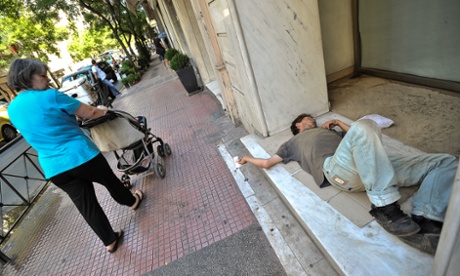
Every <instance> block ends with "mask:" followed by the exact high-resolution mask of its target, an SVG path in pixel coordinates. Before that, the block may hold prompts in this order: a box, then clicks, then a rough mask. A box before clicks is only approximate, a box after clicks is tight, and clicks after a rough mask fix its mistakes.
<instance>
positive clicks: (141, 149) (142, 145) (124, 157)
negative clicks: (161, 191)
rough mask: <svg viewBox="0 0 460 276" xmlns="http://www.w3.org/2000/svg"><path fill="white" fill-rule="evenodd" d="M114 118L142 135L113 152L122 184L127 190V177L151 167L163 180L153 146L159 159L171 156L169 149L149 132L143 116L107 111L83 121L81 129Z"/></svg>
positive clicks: (128, 185)
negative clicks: (121, 120) (123, 121)
mask: <svg viewBox="0 0 460 276" xmlns="http://www.w3.org/2000/svg"><path fill="white" fill-rule="evenodd" d="M115 118H123V119H126V120H127V121H128V122H129V124H130V125H131V126H132V127H134V128H135V129H136V130H138V131H140V132H142V133H143V135H144V137H143V138H142V139H140V140H138V141H136V142H134V143H133V144H131V145H129V146H127V147H123V148H120V149H117V150H114V151H113V153H114V155H115V157H116V159H117V170H118V171H120V172H122V173H123V175H122V177H121V181H122V182H123V184H124V185H125V186H126V187H127V188H131V179H130V177H129V175H136V174H140V173H143V172H146V171H148V170H149V169H150V167H151V166H153V168H154V171H155V174H156V175H158V176H159V177H161V178H164V177H165V175H166V169H165V167H164V166H163V165H162V164H161V163H159V162H156V163H155V152H154V144H158V145H157V147H156V151H157V154H158V155H159V156H160V157H165V156H169V155H171V147H170V146H169V144H168V143H165V142H163V140H162V139H161V138H160V137H158V136H155V135H154V134H153V133H152V132H151V129H150V128H148V126H147V119H146V118H145V117H144V116H137V117H134V116H132V115H131V114H129V113H127V112H124V111H121V110H109V111H108V112H107V115H105V116H103V117H100V118H97V119H92V120H86V121H83V122H82V127H83V128H86V129H90V128H91V127H94V126H96V125H98V124H101V123H103V122H106V121H108V120H113V119H115ZM133 157H134V158H133ZM131 161H133V163H131ZM146 161H148V163H147V164H144V163H145V162H146Z"/></svg>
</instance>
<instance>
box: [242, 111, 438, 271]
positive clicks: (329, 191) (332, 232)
mask: <svg viewBox="0 0 460 276" xmlns="http://www.w3.org/2000/svg"><path fill="white" fill-rule="evenodd" d="M331 119H340V120H341V121H343V122H345V123H347V124H349V125H350V124H351V123H352V121H351V120H349V119H347V118H344V117H343V116H340V115H338V114H334V113H332V112H329V113H326V114H324V115H321V116H319V117H318V118H317V123H318V125H321V124H322V123H323V122H325V121H327V120H331ZM291 136H292V134H291V133H290V132H289V131H288V130H287V131H284V132H281V133H278V134H275V135H273V136H270V137H267V138H260V137H257V136H255V135H248V136H245V137H243V138H241V141H242V143H243V144H244V145H245V147H246V148H247V149H248V151H249V152H250V153H251V155H253V156H254V157H260V158H268V157H270V156H271V155H272V154H273V153H274V152H275V151H276V149H277V148H278V147H279V146H280V145H281V144H282V143H283V142H285V141H286V140H288V139H289V138H290V137H291ZM382 139H383V143H384V147H385V149H386V150H387V151H398V152H407V153H414V152H420V151H419V150H417V149H414V148H411V147H409V146H406V145H404V144H402V143H401V142H399V141H397V140H394V139H392V138H390V137H388V136H385V135H383V138H382ZM263 171H264V173H265V175H266V176H267V178H268V179H269V180H270V181H271V183H272V185H273V187H274V189H275V190H276V191H277V192H278V194H279V196H280V197H281V198H282V199H283V201H284V202H285V203H286V205H287V207H288V208H289V209H290V210H291V211H292V213H293V214H294V215H295V216H296V217H297V219H298V220H299V222H300V224H301V225H302V226H303V227H304V229H305V231H306V232H307V233H309V235H310V236H311V237H312V239H313V240H314V241H315V242H316V243H317V246H318V247H319V248H320V249H321V250H322V251H323V253H324V254H325V256H326V257H328V258H329V261H330V262H331V264H332V265H334V266H335V268H336V269H337V271H338V272H339V273H341V274H344V275H429V274H430V272H431V268H432V265H433V256H431V255H429V254H426V253H423V252H421V251H419V250H417V249H414V248H412V247H410V246H408V245H406V244H405V243H403V242H402V241H401V240H399V239H398V238H397V237H396V236H393V235H391V234H389V233H387V232H386V231H385V230H384V229H383V228H382V227H381V226H380V225H379V224H378V223H377V222H376V221H374V220H373V218H372V217H371V216H370V215H369V213H368V211H369V210H370V206H371V203H370V202H369V200H368V199H367V196H366V194H365V192H362V193H345V192H341V191H339V190H337V189H335V188H334V187H332V186H329V187H326V188H322V189H319V187H317V185H316V184H315V183H314V181H313V178H312V176H311V175H309V174H308V173H306V172H305V171H303V170H301V169H300V166H299V165H298V164H297V163H296V162H290V163H288V164H287V165H283V164H279V165H276V166H274V167H272V168H270V169H268V170H265V169H264V170H263ZM415 190H416V188H404V189H401V194H402V198H401V200H400V202H401V203H402V204H401V205H402V209H403V210H404V211H405V212H406V213H408V212H410V206H411V204H410V201H411V198H410V196H411V195H412V194H413V193H414V192H415Z"/></svg>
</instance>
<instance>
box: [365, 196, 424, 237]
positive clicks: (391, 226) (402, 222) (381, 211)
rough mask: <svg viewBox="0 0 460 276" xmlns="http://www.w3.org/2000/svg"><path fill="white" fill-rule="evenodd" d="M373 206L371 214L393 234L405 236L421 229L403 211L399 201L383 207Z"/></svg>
mask: <svg viewBox="0 0 460 276" xmlns="http://www.w3.org/2000/svg"><path fill="white" fill-rule="evenodd" d="M371 208H372V209H371V210H370V211H369V214H371V216H373V217H374V218H375V220H376V221H377V222H378V223H379V224H380V225H381V226H382V227H383V228H384V229H385V230H387V232H389V233H391V234H393V235H396V236H400V237H405V236H410V235H413V234H415V233H417V232H418V231H420V226H418V224H417V223H415V222H414V221H413V220H412V219H411V218H410V217H409V216H408V215H406V214H404V213H403V211H401V208H400V207H399V204H398V203H397V202H394V203H392V204H389V205H386V206H383V207H376V206H375V205H374V204H372V206H371Z"/></svg>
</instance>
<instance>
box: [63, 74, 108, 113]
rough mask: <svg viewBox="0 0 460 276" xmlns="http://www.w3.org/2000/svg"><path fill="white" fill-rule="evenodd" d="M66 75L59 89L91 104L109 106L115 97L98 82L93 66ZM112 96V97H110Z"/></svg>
mask: <svg viewBox="0 0 460 276" xmlns="http://www.w3.org/2000/svg"><path fill="white" fill-rule="evenodd" d="M83 68H86V69H83V70H79V71H77V72H74V73H71V74H69V75H66V76H64V77H63V78H62V79H61V88H60V89H59V91H61V92H63V93H65V94H67V95H68V96H70V97H72V98H76V99H77V100H79V101H81V102H83V103H85V104H89V105H100V104H102V105H106V106H109V105H110V103H111V101H112V100H113V99H114V98H115V97H114V96H113V95H112V94H111V93H110V91H109V89H108V88H107V87H106V85H102V83H101V82H99V83H98V82H97V80H96V78H95V77H94V74H93V71H92V70H91V67H89V68H88V67H87V66H85V67H83ZM109 98H110V99H109Z"/></svg>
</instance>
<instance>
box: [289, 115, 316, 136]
mask: <svg viewBox="0 0 460 276" xmlns="http://www.w3.org/2000/svg"><path fill="white" fill-rule="evenodd" d="M305 117H309V118H313V117H312V116H311V115H310V114H307V113H302V114H300V115H299V116H297V118H295V120H294V121H293V122H292V124H291V132H292V134H294V135H297V134H298V133H299V129H298V128H297V126H296V124H297V123H300V121H302V120H303V118H305Z"/></svg>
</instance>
